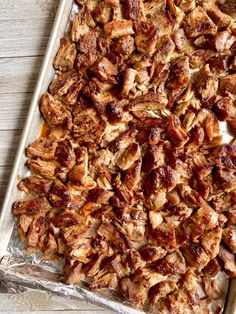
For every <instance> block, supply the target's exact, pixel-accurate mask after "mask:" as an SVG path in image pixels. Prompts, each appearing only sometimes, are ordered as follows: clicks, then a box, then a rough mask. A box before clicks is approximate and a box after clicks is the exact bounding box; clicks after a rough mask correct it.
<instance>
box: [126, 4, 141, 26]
mask: <svg viewBox="0 0 236 314" xmlns="http://www.w3.org/2000/svg"><path fill="white" fill-rule="evenodd" d="M142 2H143V1H142V0H127V1H125V8H124V11H125V18H126V19H127V20H134V21H136V20H140V19H142V18H143V16H144V12H143V3H142Z"/></svg>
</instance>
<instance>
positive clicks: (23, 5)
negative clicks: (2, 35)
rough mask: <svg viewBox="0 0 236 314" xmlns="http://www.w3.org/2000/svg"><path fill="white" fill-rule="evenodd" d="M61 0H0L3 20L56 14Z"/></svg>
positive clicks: (30, 18)
mask: <svg viewBox="0 0 236 314" xmlns="http://www.w3.org/2000/svg"><path fill="white" fill-rule="evenodd" d="M58 4H59V0H34V1H32V0H21V1H19V0H8V1H6V0H0V8H1V20H8V19H11V20H14V19H19V17H20V18H22V19H29V20H32V18H33V17H35V16H37V17H39V18H41V17H53V16H55V13H56V9H57V7H58Z"/></svg>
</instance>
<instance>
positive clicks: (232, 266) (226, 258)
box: [218, 246, 236, 278]
mask: <svg viewBox="0 0 236 314" xmlns="http://www.w3.org/2000/svg"><path fill="white" fill-rule="evenodd" d="M218 257H219V259H220V260H221V261H222V263H223V266H224V270H225V272H226V273H227V274H229V276H232V277H233V278H235V277H236V263H235V255H234V254H231V253H230V252H229V251H228V250H226V249H225V248H224V247H223V246H221V247H220V252H219V255H218Z"/></svg>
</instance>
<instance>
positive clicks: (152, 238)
mask: <svg viewBox="0 0 236 314" xmlns="http://www.w3.org/2000/svg"><path fill="white" fill-rule="evenodd" d="M148 236H149V243H151V244H154V245H156V246H162V247H164V248H165V249H167V250H172V249H175V248H176V235H175V228H174V225H173V224H171V223H166V222H162V223H161V224H160V225H159V226H158V227H157V228H155V229H154V230H152V231H150V234H149V235H148Z"/></svg>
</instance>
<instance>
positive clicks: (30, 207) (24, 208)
mask: <svg viewBox="0 0 236 314" xmlns="http://www.w3.org/2000/svg"><path fill="white" fill-rule="evenodd" d="M51 209H52V206H51V205H50V203H49V202H48V200H47V199H46V197H38V198H34V199H32V200H27V201H19V202H16V203H15V204H14V206H13V213H14V215H19V214H34V213H40V212H48V211H50V210H51Z"/></svg>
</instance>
